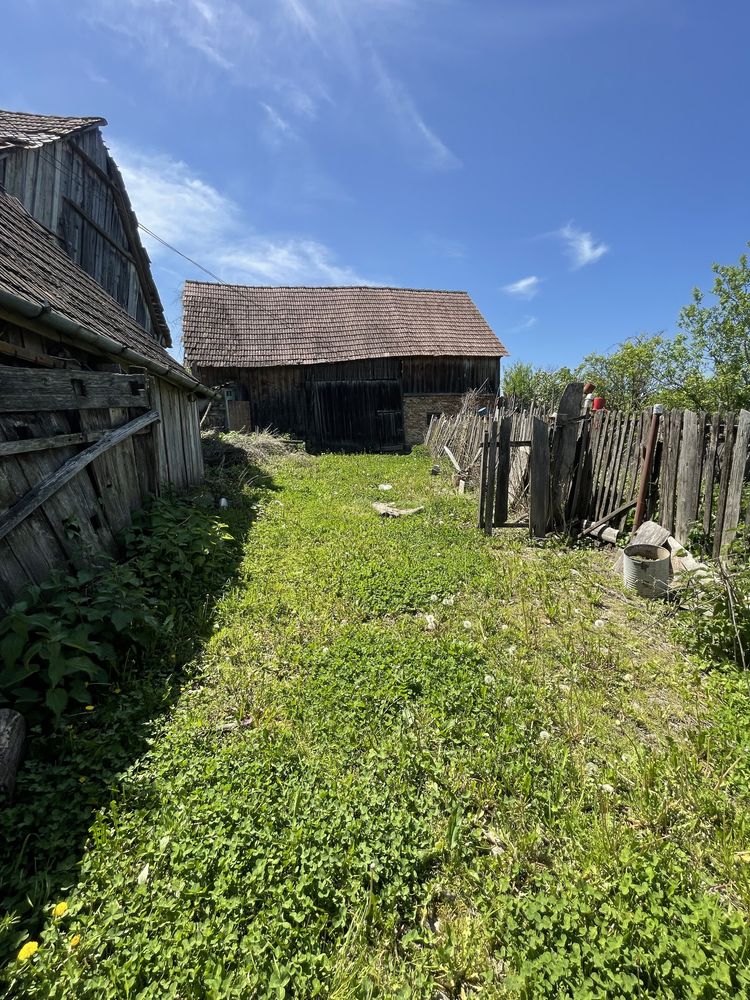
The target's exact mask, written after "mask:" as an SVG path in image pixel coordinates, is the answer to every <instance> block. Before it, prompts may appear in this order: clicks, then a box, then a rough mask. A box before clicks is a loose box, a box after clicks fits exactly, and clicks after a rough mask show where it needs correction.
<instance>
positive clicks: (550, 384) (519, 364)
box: [503, 361, 575, 409]
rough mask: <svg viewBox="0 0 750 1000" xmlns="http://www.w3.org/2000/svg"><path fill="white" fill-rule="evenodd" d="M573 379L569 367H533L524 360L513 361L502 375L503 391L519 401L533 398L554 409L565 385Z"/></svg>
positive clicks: (527, 401)
mask: <svg viewBox="0 0 750 1000" xmlns="http://www.w3.org/2000/svg"><path fill="white" fill-rule="evenodd" d="M573 381H575V375H574V374H573V372H572V371H571V370H570V368H535V367H534V365H532V364H529V363H528V362H526V361H515V362H514V363H513V364H512V365H509V366H508V367H507V368H506V370H505V373H504V375H503V392H504V394H505V395H506V396H513V397H515V399H517V400H518V401H519V402H522V403H527V404H528V403H531V402H532V400H535V401H536V402H537V403H540V404H541V405H542V406H549V407H550V408H551V409H554V408H555V407H556V406H557V404H558V402H559V401H560V397H561V396H562V394H563V390H564V389H565V386H566V385H568V383H569V382H573Z"/></svg>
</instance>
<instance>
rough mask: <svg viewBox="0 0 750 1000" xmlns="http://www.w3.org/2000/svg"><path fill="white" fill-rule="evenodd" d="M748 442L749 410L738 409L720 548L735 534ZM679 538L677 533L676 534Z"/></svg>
mask: <svg viewBox="0 0 750 1000" xmlns="http://www.w3.org/2000/svg"><path fill="white" fill-rule="evenodd" d="M748 444H750V411H748V410H740V415H739V418H738V420H737V433H736V435H735V439H734V448H733V449H732V469H731V472H730V475H729V484H728V486H727V499H726V506H725V509H724V523H723V525H722V529H721V547H722V549H724V548H726V547H727V546H729V545H731V544H732V542H733V541H734V536H735V535H736V534H737V525H738V524H739V521H740V505H741V503H742V487H743V485H744V481H745V469H746V468H747V450H748ZM677 537H678V538H679V535H678V536H677Z"/></svg>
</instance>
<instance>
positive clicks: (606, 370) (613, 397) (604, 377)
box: [576, 334, 665, 412]
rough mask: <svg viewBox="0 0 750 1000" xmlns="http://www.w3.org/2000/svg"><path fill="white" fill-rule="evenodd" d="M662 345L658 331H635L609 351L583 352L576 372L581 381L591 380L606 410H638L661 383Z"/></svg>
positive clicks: (661, 337) (654, 395)
mask: <svg viewBox="0 0 750 1000" xmlns="http://www.w3.org/2000/svg"><path fill="white" fill-rule="evenodd" d="M664 349H665V340H664V337H663V336H662V335H661V334H656V335H652V336H648V335H647V334H639V335H638V336H637V337H631V338H630V339H629V340H625V341H623V343H622V344H619V345H618V347H617V349H616V350H614V351H612V352H611V353H610V354H589V355H587V356H586V357H585V358H584V359H583V361H582V362H581V364H580V365H579V366H578V368H577V370H576V373H577V376H578V378H579V379H580V380H581V381H582V382H593V383H594V385H595V386H596V388H597V391H598V392H599V394H600V395H602V396H604V398H605V400H606V402H607V406H608V408H609V409H610V410H625V411H627V412H631V411H633V410H640V409H642V408H643V407H644V406H646V405H647V404H648V403H650V402H652V401H653V399H654V398H655V397H656V396H657V394H658V393H659V391H660V390H661V389H662V387H663V374H662V371H663V367H664Z"/></svg>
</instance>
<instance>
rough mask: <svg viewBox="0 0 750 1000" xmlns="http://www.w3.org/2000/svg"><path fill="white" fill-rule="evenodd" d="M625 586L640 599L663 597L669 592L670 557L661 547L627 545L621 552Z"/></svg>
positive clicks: (666, 550)
mask: <svg viewBox="0 0 750 1000" xmlns="http://www.w3.org/2000/svg"><path fill="white" fill-rule="evenodd" d="M622 555H623V562H622V573H623V578H624V580H625V586H626V587H628V588H629V589H630V590H635V592H636V593H638V594H640V595H641V597H664V596H665V594H666V593H667V591H668V590H669V571H670V568H671V556H670V554H669V549H666V548H664V546H663V545H628V546H627V548H625V549H624V550H623V553H622Z"/></svg>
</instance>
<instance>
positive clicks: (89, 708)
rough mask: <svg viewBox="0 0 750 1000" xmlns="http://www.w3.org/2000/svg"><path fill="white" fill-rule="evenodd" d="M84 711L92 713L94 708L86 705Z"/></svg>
mask: <svg viewBox="0 0 750 1000" xmlns="http://www.w3.org/2000/svg"><path fill="white" fill-rule="evenodd" d="M86 711H87V712H93V711H94V706H93V705H87V706H86Z"/></svg>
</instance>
